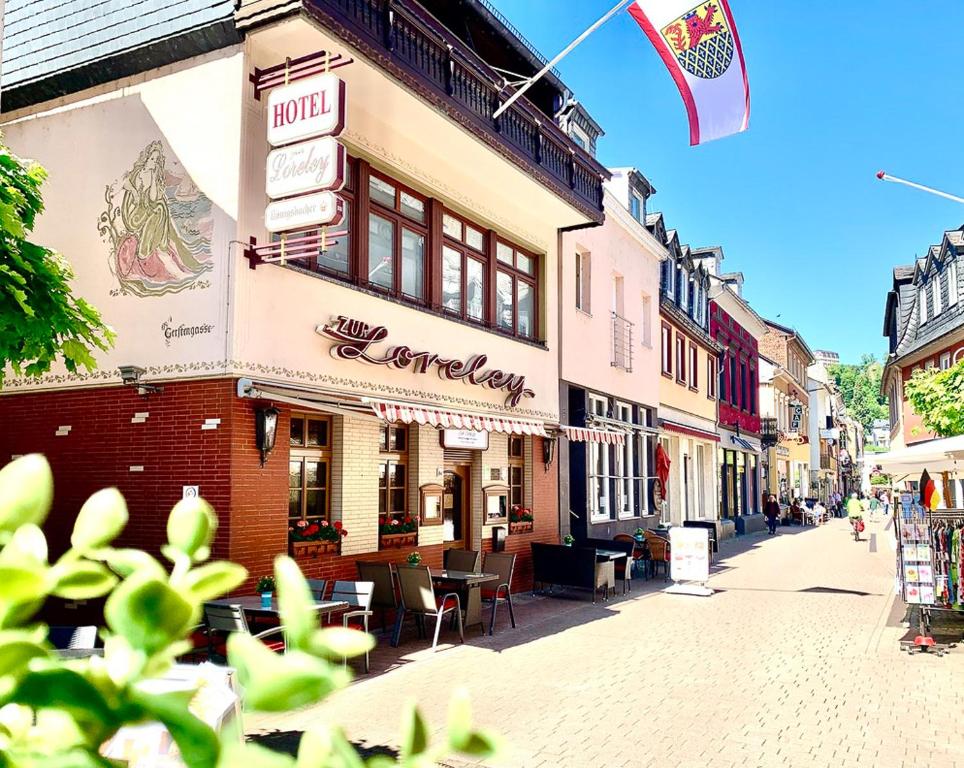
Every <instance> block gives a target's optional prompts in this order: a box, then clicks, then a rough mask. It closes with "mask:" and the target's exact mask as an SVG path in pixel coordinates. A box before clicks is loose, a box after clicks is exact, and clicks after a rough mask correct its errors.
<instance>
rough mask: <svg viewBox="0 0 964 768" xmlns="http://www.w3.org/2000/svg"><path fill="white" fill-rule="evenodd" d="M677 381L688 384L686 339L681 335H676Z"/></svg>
mask: <svg viewBox="0 0 964 768" xmlns="http://www.w3.org/2000/svg"><path fill="white" fill-rule="evenodd" d="M676 380H677V381H678V382H680V384H685V383H686V339H684V338H683V336H682V335H681V334H680V333H677V334H676Z"/></svg>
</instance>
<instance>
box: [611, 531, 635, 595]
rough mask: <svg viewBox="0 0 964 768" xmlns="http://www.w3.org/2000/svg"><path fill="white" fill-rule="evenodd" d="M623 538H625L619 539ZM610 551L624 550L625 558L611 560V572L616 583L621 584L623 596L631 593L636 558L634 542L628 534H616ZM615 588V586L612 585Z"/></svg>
mask: <svg viewBox="0 0 964 768" xmlns="http://www.w3.org/2000/svg"><path fill="white" fill-rule="evenodd" d="M620 536H623V537H625V538H620ZM610 548H611V549H618V550H625V551H626V557H621V558H619V559H618V560H613V571H614V575H615V577H616V583H618V582H622V585H623V594H624V595H625V594H626V593H627V592H632V591H633V564H634V563H635V558H636V540H635V539H634V538H633V537H632V536H629V535H628V534H625V533H623V534H616V535H615V536H613V542H612V544H611V545H610ZM614 588H615V585H614Z"/></svg>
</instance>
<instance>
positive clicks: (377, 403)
mask: <svg viewBox="0 0 964 768" xmlns="http://www.w3.org/2000/svg"><path fill="white" fill-rule="evenodd" d="M369 404H370V405H371V408H372V411H374V412H375V415H376V416H378V418H380V419H384V420H385V421H388V422H391V423H394V422H396V421H400V422H402V423H403V424H412V423H415V424H428V425H430V426H433V427H439V428H442V429H474V430H475V431H476V432H503V433H505V434H507V435H538V436H539V437H549V434H548V433H547V432H546V427H545V424H543V423H541V422H538V421H522V420H520V419H513V418H510V417H508V416H481V415H478V414H474V413H462V412H459V411H447V410H443V409H440V408H430V407H428V406H422V405H412V404H411V403H396V402H392V401H390V400H370V401H369Z"/></svg>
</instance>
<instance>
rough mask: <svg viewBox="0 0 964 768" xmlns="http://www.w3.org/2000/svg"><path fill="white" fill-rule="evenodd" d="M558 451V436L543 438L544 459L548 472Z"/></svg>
mask: <svg viewBox="0 0 964 768" xmlns="http://www.w3.org/2000/svg"><path fill="white" fill-rule="evenodd" d="M555 453H556V438H554V437H544V438H542V461H543V462H545V465H546V472H548V471H549V465H550V464H552V457H553V456H555Z"/></svg>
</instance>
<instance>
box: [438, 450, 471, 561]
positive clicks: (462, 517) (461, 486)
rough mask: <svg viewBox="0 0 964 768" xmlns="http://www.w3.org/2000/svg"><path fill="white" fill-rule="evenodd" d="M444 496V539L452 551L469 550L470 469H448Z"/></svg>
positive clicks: (444, 482)
mask: <svg viewBox="0 0 964 768" xmlns="http://www.w3.org/2000/svg"><path fill="white" fill-rule="evenodd" d="M443 486H444V491H443V494H442V539H443V541H444V543H445V546H446V547H447V548H450V549H469V547H467V546H466V543H467V542H468V541H469V517H468V515H469V509H468V506H469V505H468V498H469V495H468V487H469V468H468V467H446V469H445V478H444V480H443Z"/></svg>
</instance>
